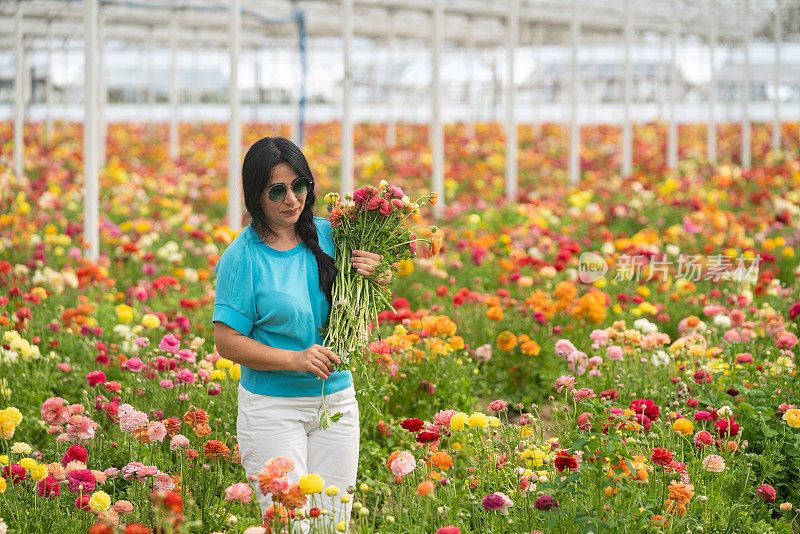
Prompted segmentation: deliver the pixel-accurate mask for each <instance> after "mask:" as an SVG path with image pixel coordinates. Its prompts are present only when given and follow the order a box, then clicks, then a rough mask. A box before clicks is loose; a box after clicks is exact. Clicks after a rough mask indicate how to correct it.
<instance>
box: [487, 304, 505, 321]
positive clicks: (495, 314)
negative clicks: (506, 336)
mask: <svg viewBox="0 0 800 534" xmlns="http://www.w3.org/2000/svg"><path fill="white" fill-rule="evenodd" d="M486 317H488V318H489V319H490V320H492V321H502V320H503V308H501V307H500V306H492V307H491V308H489V309H488V310H486Z"/></svg>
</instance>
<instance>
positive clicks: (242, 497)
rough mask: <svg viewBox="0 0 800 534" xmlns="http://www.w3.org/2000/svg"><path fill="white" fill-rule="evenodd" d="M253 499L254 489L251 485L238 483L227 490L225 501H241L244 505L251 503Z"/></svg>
mask: <svg viewBox="0 0 800 534" xmlns="http://www.w3.org/2000/svg"><path fill="white" fill-rule="evenodd" d="M252 498H253V488H251V487H250V484H246V483H244V482H237V483H235V484H231V485H230V486H228V487H227V488H225V498H224V499H223V500H225V501H239V502H240V503H242V504H247V503H249V502H250V501H251V500H252Z"/></svg>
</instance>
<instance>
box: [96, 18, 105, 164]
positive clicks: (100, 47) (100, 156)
mask: <svg viewBox="0 0 800 534" xmlns="http://www.w3.org/2000/svg"><path fill="white" fill-rule="evenodd" d="M98 10H99V13H98V17H97V65H98V68H97V164H98V168H100V169H102V168H104V167H105V166H106V133H107V131H108V118H107V109H106V108H107V106H108V89H107V86H106V72H105V50H104V48H105V38H106V20H105V16H104V15H103V9H102V8H100V7H98Z"/></svg>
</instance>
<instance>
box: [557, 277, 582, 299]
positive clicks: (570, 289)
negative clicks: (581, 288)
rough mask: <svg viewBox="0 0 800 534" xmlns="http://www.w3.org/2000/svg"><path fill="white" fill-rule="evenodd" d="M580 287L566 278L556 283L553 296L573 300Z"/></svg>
mask: <svg viewBox="0 0 800 534" xmlns="http://www.w3.org/2000/svg"><path fill="white" fill-rule="evenodd" d="M577 293H578V289H577V288H576V287H575V284H573V283H572V282H569V281H566V280H564V281H563V282H559V283H557V284H556V287H555V289H554V290H553V296H554V297H555V298H556V299H558V300H567V301H568V300H572V299H573V298H574V297H575V295H577Z"/></svg>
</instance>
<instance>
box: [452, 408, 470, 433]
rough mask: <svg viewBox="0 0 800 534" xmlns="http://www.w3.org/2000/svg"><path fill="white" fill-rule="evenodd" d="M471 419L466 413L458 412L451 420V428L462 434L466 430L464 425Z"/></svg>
mask: <svg viewBox="0 0 800 534" xmlns="http://www.w3.org/2000/svg"><path fill="white" fill-rule="evenodd" d="M467 419H469V416H468V415H467V414H465V413H464V412H457V413H455V414H453V417H451V418H450V428H452V429H453V430H455V431H456V432H461V431H462V430H464V425H465V424H466V422H467Z"/></svg>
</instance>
